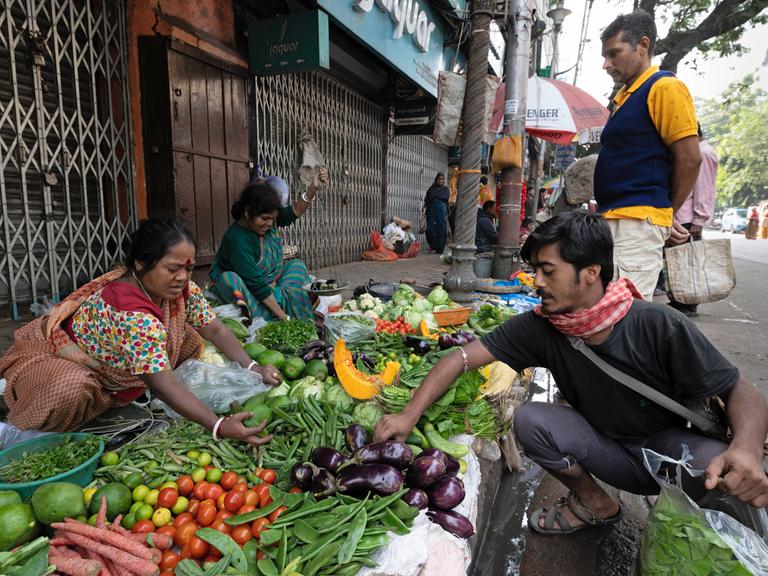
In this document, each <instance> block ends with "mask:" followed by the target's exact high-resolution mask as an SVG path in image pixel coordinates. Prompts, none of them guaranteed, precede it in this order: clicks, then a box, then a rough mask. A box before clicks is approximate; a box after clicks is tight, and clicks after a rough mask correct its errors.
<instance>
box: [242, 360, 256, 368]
mask: <svg viewBox="0 0 768 576" xmlns="http://www.w3.org/2000/svg"><path fill="white" fill-rule="evenodd" d="M258 365H259V363H258V362H256V360H251V363H250V364H248V366H246V367H245V369H246V370H250V369H251V368H253V367H254V366H258Z"/></svg>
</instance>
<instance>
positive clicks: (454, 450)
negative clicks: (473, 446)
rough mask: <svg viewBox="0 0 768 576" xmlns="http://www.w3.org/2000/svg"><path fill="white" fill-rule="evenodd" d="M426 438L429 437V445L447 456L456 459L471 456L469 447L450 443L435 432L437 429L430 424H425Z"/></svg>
mask: <svg viewBox="0 0 768 576" xmlns="http://www.w3.org/2000/svg"><path fill="white" fill-rule="evenodd" d="M424 436H426V437H427V440H429V444H430V446H432V448H437V449H438V450H442V451H443V452H445V453H446V454H450V455H451V456H453V457H454V458H456V459H459V458H463V457H464V456H466V455H467V454H469V446H466V445H464V444H454V443H453V442H449V441H448V440H446V439H445V438H443V437H442V436H440V433H439V432H438V431H437V430H435V427H434V426H433V425H432V424H431V423H430V422H427V423H426V424H424Z"/></svg>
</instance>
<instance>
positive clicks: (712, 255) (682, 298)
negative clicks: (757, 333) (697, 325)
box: [664, 238, 736, 304]
mask: <svg viewBox="0 0 768 576" xmlns="http://www.w3.org/2000/svg"><path fill="white" fill-rule="evenodd" d="M664 254H665V256H666V269H667V291H668V292H669V293H670V294H671V296H672V298H673V299H674V300H675V301H676V302H680V303H681V304H704V303H706V302H717V301H718V300H722V299H723V298H725V297H727V296H728V294H730V293H731V290H733V287H734V286H736V272H735V271H734V269H733V258H732V257H731V241H730V240H728V239H727V238H724V239H717V240H697V241H695V242H687V243H686V244H682V245H680V246H674V247H672V248H665V249H664Z"/></svg>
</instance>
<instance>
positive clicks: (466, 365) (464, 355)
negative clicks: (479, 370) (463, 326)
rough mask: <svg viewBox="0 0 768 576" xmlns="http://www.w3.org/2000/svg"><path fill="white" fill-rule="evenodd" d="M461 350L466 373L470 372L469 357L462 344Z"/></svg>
mask: <svg viewBox="0 0 768 576" xmlns="http://www.w3.org/2000/svg"><path fill="white" fill-rule="evenodd" d="M459 352H461V357H462V359H463V360H464V373H465V374H466V373H467V372H469V357H468V356H467V353H466V352H465V351H464V348H462V347H461V346H459Z"/></svg>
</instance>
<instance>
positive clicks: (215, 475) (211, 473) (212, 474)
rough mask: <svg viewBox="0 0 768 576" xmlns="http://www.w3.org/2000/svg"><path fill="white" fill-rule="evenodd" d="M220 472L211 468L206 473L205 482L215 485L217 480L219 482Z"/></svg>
mask: <svg viewBox="0 0 768 576" xmlns="http://www.w3.org/2000/svg"><path fill="white" fill-rule="evenodd" d="M221 475H222V471H221V470H219V469H218V468H211V469H210V470H208V472H206V474H205V480H206V482H213V483H216V482H218V481H219V480H221Z"/></svg>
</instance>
